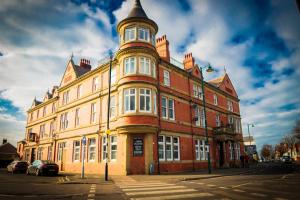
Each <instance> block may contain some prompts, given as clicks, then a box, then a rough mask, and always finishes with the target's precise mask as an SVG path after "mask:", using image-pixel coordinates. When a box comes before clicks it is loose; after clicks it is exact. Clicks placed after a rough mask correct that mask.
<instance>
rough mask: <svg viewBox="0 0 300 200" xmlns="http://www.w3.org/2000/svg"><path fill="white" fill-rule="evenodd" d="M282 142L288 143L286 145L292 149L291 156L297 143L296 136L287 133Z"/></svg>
mask: <svg viewBox="0 0 300 200" xmlns="http://www.w3.org/2000/svg"><path fill="white" fill-rule="evenodd" d="M282 143H284V144H285V145H286V147H287V148H288V149H289V150H290V151H291V152H290V156H292V152H293V148H294V147H295V144H296V137H295V135H292V134H287V135H285V136H284V137H283V138H282Z"/></svg>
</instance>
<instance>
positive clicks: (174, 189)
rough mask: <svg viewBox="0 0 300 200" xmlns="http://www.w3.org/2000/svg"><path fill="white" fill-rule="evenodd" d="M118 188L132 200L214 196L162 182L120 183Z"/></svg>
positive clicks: (165, 199) (205, 197)
mask: <svg viewBox="0 0 300 200" xmlns="http://www.w3.org/2000/svg"><path fill="white" fill-rule="evenodd" d="M117 186H118V187H119V188H120V189H121V190H122V191H123V192H124V193H125V195H126V196H127V197H128V198H129V199H130V200H169V199H188V198H201V197H202V198H203V199H207V198H208V197H212V196H214V194H212V193H209V192H200V191H198V190H196V189H194V188H188V187H187V186H184V185H176V184H173V183H164V182H160V181H143V182H137V181H136V182H133V181H131V182H119V183H117Z"/></svg>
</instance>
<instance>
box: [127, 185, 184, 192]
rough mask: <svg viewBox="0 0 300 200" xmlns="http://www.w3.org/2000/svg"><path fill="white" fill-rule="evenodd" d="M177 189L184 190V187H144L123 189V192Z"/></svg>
mask: <svg viewBox="0 0 300 200" xmlns="http://www.w3.org/2000/svg"><path fill="white" fill-rule="evenodd" d="M179 188H186V187H185V186H163V187H146V188H129V189H123V191H124V192H131V191H141V190H144V191H145V190H165V189H179Z"/></svg>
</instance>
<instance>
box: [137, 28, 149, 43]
mask: <svg viewBox="0 0 300 200" xmlns="http://www.w3.org/2000/svg"><path fill="white" fill-rule="evenodd" d="M138 39H139V40H141V41H146V42H149V40H150V31H149V29H147V28H142V27H139V28H138Z"/></svg>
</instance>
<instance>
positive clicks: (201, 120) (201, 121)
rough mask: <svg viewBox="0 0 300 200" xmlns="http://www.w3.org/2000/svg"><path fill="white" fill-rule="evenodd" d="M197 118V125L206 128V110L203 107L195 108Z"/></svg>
mask: <svg viewBox="0 0 300 200" xmlns="http://www.w3.org/2000/svg"><path fill="white" fill-rule="evenodd" d="M195 117H196V118H197V120H196V121H195V125H196V126H199V127H205V116H204V109H203V108H202V107H199V106H197V107H196V108H195Z"/></svg>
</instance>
